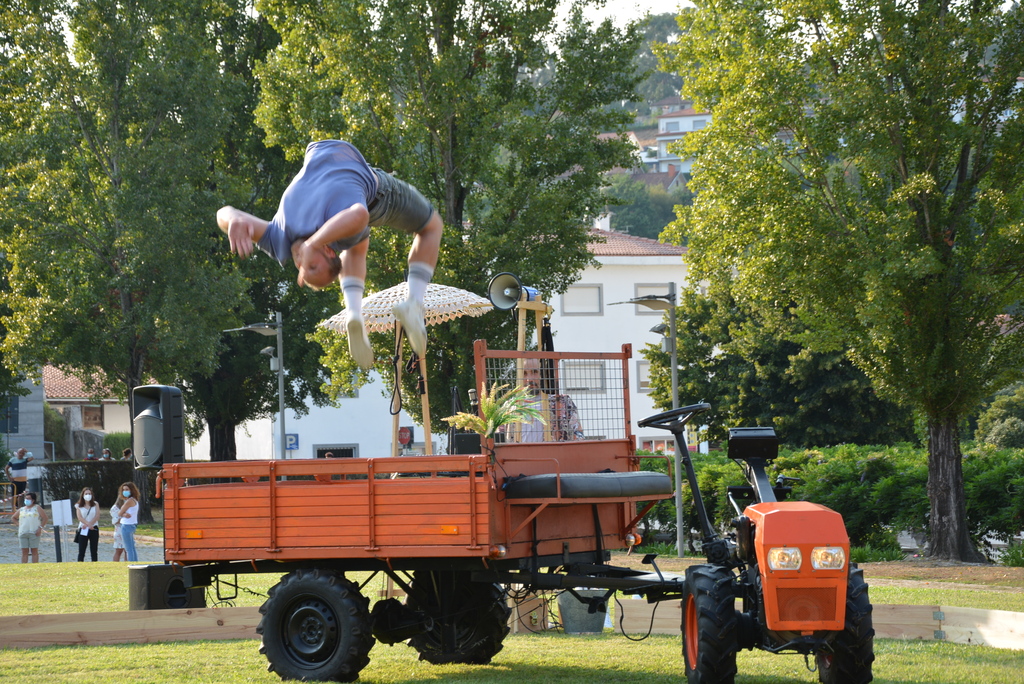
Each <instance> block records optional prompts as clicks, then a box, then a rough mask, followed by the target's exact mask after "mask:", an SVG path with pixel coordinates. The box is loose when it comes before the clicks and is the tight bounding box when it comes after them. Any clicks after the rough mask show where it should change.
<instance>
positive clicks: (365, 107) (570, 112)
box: [257, 0, 641, 413]
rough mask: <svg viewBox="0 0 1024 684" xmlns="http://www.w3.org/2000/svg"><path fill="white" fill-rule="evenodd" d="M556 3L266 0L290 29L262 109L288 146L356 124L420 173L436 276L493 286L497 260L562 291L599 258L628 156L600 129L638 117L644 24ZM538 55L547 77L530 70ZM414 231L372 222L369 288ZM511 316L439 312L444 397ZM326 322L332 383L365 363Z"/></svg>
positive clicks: (265, 123) (504, 332)
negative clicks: (591, 240) (612, 192)
mask: <svg viewBox="0 0 1024 684" xmlns="http://www.w3.org/2000/svg"><path fill="white" fill-rule="evenodd" d="M557 5H558V3H557V2H556V0H541V2H538V3H531V4H529V5H524V4H522V3H519V2H513V1H511V0H499V1H496V2H488V3H485V4H483V5H481V4H477V3H469V4H466V3H447V4H442V5H437V4H436V3H429V2H426V0H370V1H369V2H364V3H351V2H343V1H341V0H327V2H324V3H320V4H318V5H317V6H315V7H313V6H311V5H309V4H308V3H305V2H303V1H300V0H266V1H265V2H262V3H260V5H259V9H260V12H261V13H262V14H263V15H264V16H266V17H267V18H268V20H269V22H270V24H271V25H272V26H273V27H274V28H275V29H276V30H277V31H278V32H279V33H280V35H281V44H280V45H279V46H278V47H277V48H275V49H274V50H273V52H272V53H271V54H270V56H269V57H268V58H267V60H266V62H265V63H264V64H263V65H262V66H261V67H260V69H259V77H260V81H261V83H262V87H263V91H262V99H261V103H260V106H259V109H258V111H257V119H258V121H259V123H260V125H261V126H262V127H263V128H264V129H265V130H266V131H267V140H268V141H269V142H270V143H271V144H274V145H279V146H281V147H282V148H283V149H284V150H285V152H286V154H287V155H288V156H289V158H292V159H298V158H299V157H300V155H301V153H302V150H303V149H304V148H305V145H306V144H307V143H308V142H309V141H310V140H311V139H317V138H326V137H331V138H337V137H343V138H345V139H348V140H351V141H352V142H353V143H354V144H356V145H357V146H358V147H359V148H360V149H361V150H362V152H363V153H364V155H365V156H366V158H367V159H368V161H369V162H370V163H371V164H373V165H375V166H378V167H380V168H383V169H385V170H387V171H391V172H394V173H396V175H398V176H399V177H401V178H403V179H405V180H408V181H409V182H411V183H412V184H413V185H415V186H416V187H417V188H419V189H420V190H421V191H422V192H423V193H424V194H425V195H426V196H427V197H428V198H429V199H430V200H431V201H432V202H433V203H434V205H435V206H436V207H437V208H438V211H439V212H440V214H441V217H442V219H443V220H444V222H445V226H446V229H445V235H444V238H443V243H442V246H441V258H440V262H439V264H438V267H437V270H436V271H435V275H434V281H435V282H438V283H442V284H446V285H452V286H455V287H460V288H462V289H465V290H469V291H471V292H477V293H481V292H485V291H486V287H487V284H488V282H489V279H490V277H491V276H492V275H493V274H494V273H495V272H498V271H512V272H515V273H517V274H518V275H520V276H521V277H522V279H523V281H524V282H526V283H529V284H530V285H531V286H534V287H537V288H539V289H540V290H541V291H542V292H543V293H544V294H545V295H546V296H550V295H551V294H553V293H558V292H562V291H564V290H565V288H566V287H568V285H569V284H570V283H572V282H573V281H574V280H575V279H576V278H578V276H579V273H580V272H581V271H582V270H583V268H584V267H585V266H587V265H588V264H589V263H590V261H591V256H590V253H589V251H588V250H587V242H588V230H587V224H588V220H589V219H590V218H592V217H593V216H594V215H595V214H596V213H597V212H598V211H599V210H600V207H601V206H602V205H603V202H602V201H601V194H600V189H601V185H602V183H603V173H604V172H606V171H608V170H609V169H611V168H613V167H615V166H628V165H630V150H629V148H628V145H627V144H626V143H625V142H624V141H622V140H617V139H599V138H598V137H597V136H598V134H599V133H601V132H604V131H610V130H621V129H622V127H623V126H624V124H626V123H628V122H629V121H630V120H631V117H630V115H629V114H628V113H626V112H623V111H621V110H620V111H617V112H616V111H610V110H608V109H607V108H606V107H605V105H607V104H609V103H612V102H619V101H622V100H634V99H635V98H636V96H635V92H634V88H635V85H636V83H637V81H638V80H639V77H638V76H637V75H636V70H635V65H634V63H633V58H634V56H635V54H636V51H637V48H638V47H639V44H640V41H641V33H640V31H639V29H638V28H637V27H636V26H630V27H627V28H626V29H624V30H619V29H616V28H615V27H614V26H613V25H612V23H611V22H605V23H602V24H600V25H596V26H594V25H591V24H589V23H588V22H586V21H585V20H584V19H583V17H582V14H581V12H580V11H579V8H578V7H577V8H574V10H573V12H572V13H571V14H570V16H569V17H568V19H567V21H566V23H565V25H564V28H559V26H558V24H557V22H556V16H555V9H556V7H557ZM540 71H547V72H549V76H550V77H549V78H547V77H546V78H543V79H532V78H530V76H531V75H533V74H536V73H538V72H540ZM409 244H410V241H409V236H406V235H399V234H397V233H395V232H394V231H391V230H389V229H387V228H381V229H375V230H374V232H373V236H372V238H371V241H370V254H369V266H370V270H369V273H368V278H367V286H368V292H374V291H379V290H382V289H385V288H387V287H391V286H393V285H396V284H398V283H400V282H401V281H402V280H403V279H404V269H405V264H406V256H407V253H408V249H409ZM515 332H516V326H515V321H514V319H513V318H511V317H506V316H500V315H498V314H489V315H488V316H485V317H483V318H480V319H475V318H463V319H459V320H457V321H453V322H451V323H448V324H445V325H441V326H435V327H434V328H432V329H431V330H430V331H429V334H430V338H431V339H430V343H429V349H430V354H429V359H428V361H429V374H430V378H431V382H430V385H429V386H430V388H431V392H432V393H433V395H434V396H433V397H432V401H431V404H433V405H435V406H439V405H444V404H446V403H447V401H448V400H449V397H450V390H451V388H452V387H457V388H459V389H460V390H461V391H463V392H465V391H466V390H468V389H469V388H470V387H473V386H474V385H475V380H474V378H473V371H472V367H471V364H470V363H468V362H467V360H468V359H469V358H470V355H471V345H472V341H473V340H474V339H483V338H486V339H488V340H489V342H490V344H491V346H492V347H496V348H511V347H513V346H514V344H515ZM316 339H317V340H318V341H319V342H320V343H321V344H323V345H325V354H324V362H325V364H326V365H327V366H328V368H330V371H331V373H332V383H331V392H332V393H339V392H344V391H348V390H349V389H350V388H351V387H352V386H353V385H355V384H357V383H359V382H360V381H361V379H362V377H363V376H361V375H360V374H359V373H358V372H357V370H356V368H355V364H354V363H353V362H352V361H351V359H349V358H348V354H347V351H346V350H345V346H344V345H346V342H345V340H344V338H342V337H341V336H338V335H334V334H331V333H329V332H326V331H317V333H316ZM371 340H372V342H373V343H374V345H375V347H376V349H377V357H378V358H387V357H389V356H390V355H391V342H390V340H391V337H390V336H386V335H380V336H373V337H372V338H371ZM339 348H340V349H339ZM407 378H408V383H409V384H408V385H407V386H406V387H405V395H406V396H415V390H414V389H413V383H414V382H415V379H414V378H412V377H411V376H407ZM406 409H407V410H410V411H411V412H413V413H418V411H419V403H418V402H412V403H410V404H409V405H408V406H406Z"/></svg>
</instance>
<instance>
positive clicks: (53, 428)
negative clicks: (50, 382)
mask: <svg viewBox="0 0 1024 684" xmlns="http://www.w3.org/2000/svg"><path fill="white" fill-rule="evenodd" d="M67 436H68V424H67V421H66V420H64V414H62V413H61V412H60V411H58V410H57V409H55V408H53V407H52V406H50V405H49V404H46V403H44V404H43V439H45V440H46V441H47V442H53V448H54V452H55V456H56V455H61V454H65V453H66V452H67V445H66V443H65V441H66V440H67Z"/></svg>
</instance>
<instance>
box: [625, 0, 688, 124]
mask: <svg viewBox="0 0 1024 684" xmlns="http://www.w3.org/2000/svg"><path fill="white" fill-rule="evenodd" d="M643 31H644V41H643V44H642V45H641V46H640V51H639V52H638V53H637V56H636V64H637V69H639V71H640V73H642V74H646V77H645V78H644V80H643V81H641V82H640V84H639V85H638V86H637V88H636V91H637V94H638V95H639V96H640V101H641V102H644V103H647V104H651V103H652V102H657V101H659V100H663V99H665V98H666V97H670V96H672V95H677V94H678V93H679V89H680V88H681V87H682V85H683V81H682V79H681V78H680V77H679V74H675V73H672V72H670V71H665V70H662V69H659V68H658V56H657V55H656V54H655V53H654V46H655V45H657V44H660V43H668V42H669V41H675V40H676V39H677V38H678V37H679V24H677V23H676V19H675V15H674V14H672V13H670V12H666V13H665V14H652V15H651V16H649V17H647V18H646V19H645V20H644V21H643ZM641 111H644V112H646V111H647V109H642V110H641Z"/></svg>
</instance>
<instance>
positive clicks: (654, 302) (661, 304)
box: [614, 282, 689, 558]
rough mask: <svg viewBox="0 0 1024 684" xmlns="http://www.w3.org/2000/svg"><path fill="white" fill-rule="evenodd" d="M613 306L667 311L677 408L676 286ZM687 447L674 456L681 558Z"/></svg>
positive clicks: (674, 402)
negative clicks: (683, 452)
mask: <svg viewBox="0 0 1024 684" xmlns="http://www.w3.org/2000/svg"><path fill="white" fill-rule="evenodd" d="M614 303H615V304H639V305H640V306H645V307H647V308H648V309H654V310H655V311H668V330H669V344H670V346H671V349H670V355H671V360H670V362H669V363H670V364H671V368H672V372H671V376H670V377H671V380H672V408H679V359H678V356H677V352H676V348H677V347H678V345H677V344H676V343H677V339H676V284H675V283H674V282H672V283H669V284H668V294H663V295H644V296H643V297H634V298H633V299H630V300H628V301H626V302H614ZM688 448H689V447H688V445H686V444H683V445H682V446H680V445H678V444H676V454H675V473H674V474H675V487H676V495H675V504H676V554H677V555H678V556H679V557H680V558H682V557H683V551H684V549H685V548H686V536H685V534H684V533H683V476H682V465H683V463H682V460H683V455H682V451H680V449H688Z"/></svg>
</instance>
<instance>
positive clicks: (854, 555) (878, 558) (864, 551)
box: [850, 544, 907, 563]
mask: <svg viewBox="0 0 1024 684" xmlns="http://www.w3.org/2000/svg"><path fill="white" fill-rule="evenodd" d="M906 557H907V554H905V553H903V551H902V549H900V547H899V544H896V545H895V547H893V546H883V547H882V548H875V547H873V546H871V545H870V544H869V545H868V546H852V547H850V562H851V563H889V562H893V561H901V560H905V559H906Z"/></svg>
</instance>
